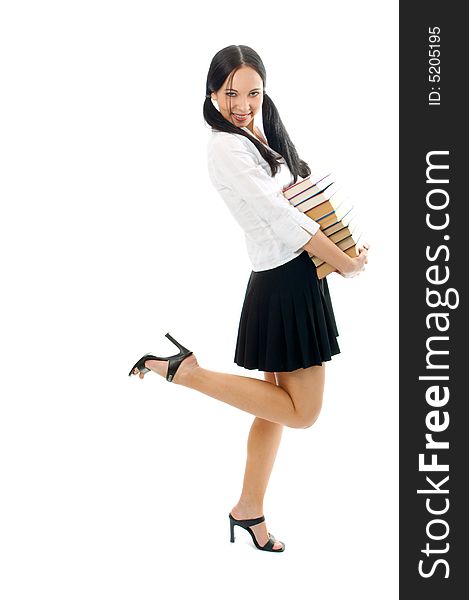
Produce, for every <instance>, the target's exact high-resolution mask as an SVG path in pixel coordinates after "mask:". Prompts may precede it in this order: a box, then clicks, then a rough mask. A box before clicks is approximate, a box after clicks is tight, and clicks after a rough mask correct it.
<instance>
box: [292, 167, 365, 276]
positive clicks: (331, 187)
mask: <svg viewBox="0 0 469 600" xmlns="http://www.w3.org/2000/svg"><path fill="white" fill-rule="evenodd" d="M283 195H284V196H285V198H286V199H287V200H288V201H289V202H290V204H291V205H292V206H295V207H296V208H297V209H298V210H300V211H301V212H303V213H304V214H305V215H307V216H308V217H310V218H311V219H313V220H314V221H316V222H317V223H318V224H319V226H320V228H321V231H322V232H323V233H324V235H327V237H329V238H330V240H331V241H332V242H334V244H336V246H337V247H338V248H340V249H341V250H342V251H343V252H345V253H346V254H348V256H352V257H353V256H357V254H358V251H357V243H358V241H359V239H360V238H361V235H362V232H361V231H360V230H359V228H358V223H357V211H356V209H355V206H354V205H353V204H352V203H351V202H350V200H349V199H348V197H346V196H345V195H344V193H343V192H342V190H341V189H340V188H338V186H337V184H336V183H335V181H334V178H333V176H332V173H328V174H327V175H325V176H323V177H320V178H312V176H309V177H305V178H303V179H301V180H300V181H297V182H296V183H295V184H293V185H290V186H288V187H286V188H284V189H283ZM308 254H309V253H308ZM309 256H310V258H311V260H312V261H313V263H314V265H315V266H316V272H317V275H318V279H322V278H323V277H326V276H327V275H329V274H330V273H332V272H333V271H336V269H335V267H333V266H332V265H329V264H327V263H326V262H324V261H323V260H322V259H320V258H318V257H317V256H313V255H312V254H309Z"/></svg>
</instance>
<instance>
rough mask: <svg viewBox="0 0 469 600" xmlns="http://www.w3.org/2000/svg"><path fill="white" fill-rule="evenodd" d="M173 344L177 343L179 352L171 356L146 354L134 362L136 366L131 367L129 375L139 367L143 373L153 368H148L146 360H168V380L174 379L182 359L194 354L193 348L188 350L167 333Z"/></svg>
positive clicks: (166, 335)
mask: <svg viewBox="0 0 469 600" xmlns="http://www.w3.org/2000/svg"><path fill="white" fill-rule="evenodd" d="M165 337H167V338H168V339H169V340H171V342H173V344H175V345H176V346H177V347H178V348H179V352H178V353H177V354H172V355H171V356H154V355H153V354H145V355H143V356H142V358H139V359H138V361H137V362H136V363H135V364H134V366H133V367H132V368H131V369H130V372H129V376H130V375H132V373H133V370H134V369H135V368H137V369H138V370H139V371H140V372H141V373H148V371H150V370H151V369H148V368H147V367H146V366H145V361H146V360H167V361H169V362H168V371H167V373H166V379H167V381H172V380H173V379H174V376H175V375H176V371H177V370H178V368H179V365H180V364H181V363H182V361H183V360H184V359H185V358H187V357H188V356H190V355H191V354H192V351H191V350H188V349H187V348H186V347H184V346H183V345H182V344H180V343H179V342H178V341H177V340H175V339H174V338H173V336H172V335H170V334H169V333H166V334H165Z"/></svg>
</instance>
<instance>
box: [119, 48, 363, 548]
mask: <svg viewBox="0 0 469 600" xmlns="http://www.w3.org/2000/svg"><path fill="white" fill-rule="evenodd" d="M265 84H266V73H265V68H264V65H263V63H262V60H261V59H260V57H259V55H258V54H257V53H256V52H255V51H254V50H253V49H252V48H249V47H248V46H236V45H233V46H228V47H226V48H223V49H222V50H220V51H219V52H217V54H215V56H214V57H213V59H212V62H211V65H210V68H209V71H208V76H207V86H206V98H205V103H204V108H203V112H204V118H205V121H206V122H207V123H208V125H210V126H211V133H210V139H209V142H208V147H207V151H208V155H207V156H208V169H209V175H210V179H211V181H212V183H213V185H214V187H215V188H216V189H217V191H218V192H219V194H220V195H221V197H222V198H223V200H224V201H225V203H226V205H227V207H228V209H229V210H230V212H231V213H232V215H233V216H234V218H235V219H236V221H237V222H238V224H239V225H240V226H241V228H242V229H243V231H244V234H245V239H246V245H247V251H248V255H249V258H250V260H251V263H252V267H253V270H252V272H251V275H250V277H249V281H248V284H247V289H246V294H245V299H244V303H243V307H242V311H241V317H240V321H239V330H238V337H237V343H236V350H235V356H234V360H235V362H236V364H238V365H239V366H243V367H245V368H246V369H257V370H260V371H263V372H264V379H263V380H262V379H258V378H254V377H246V376H243V375H233V374H226V373H219V372H216V371H210V370H208V369H205V368H203V367H201V366H200V365H199V364H198V361H197V359H196V357H195V356H194V354H193V353H192V352H191V351H190V350H188V349H187V348H185V347H184V346H182V345H181V344H180V343H179V342H177V341H176V340H175V339H174V338H173V337H171V336H170V334H169V333H167V334H166V337H168V338H169V339H170V340H171V341H172V342H173V343H174V344H176V345H177V346H178V348H179V352H178V354H174V355H172V356H169V357H158V356H153V355H149V354H146V355H145V356H143V357H142V358H141V359H140V360H139V361H138V362H137V363H136V364H135V366H134V367H132V369H131V371H130V373H129V375H131V374H139V377H140V378H142V379H143V377H144V375H145V373H146V372H148V371H150V370H151V371H154V372H155V373H157V374H158V375H161V376H163V377H166V379H167V380H168V381H172V382H174V383H177V384H180V385H183V386H186V387H189V388H192V389H194V390H198V391H199V392H202V393H204V394H207V395H208V396H211V397H212V398H215V399H217V400H221V401H222V402H226V403H227V404H231V405H232V406H235V407H236V408H239V409H241V410H244V411H246V412H249V413H251V414H252V415H255V419H254V422H253V424H252V427H251V430H250V433H249V438H248V443H247V462H246V470H245V475H244V482H243V488H242V491H241V495H240V498H239V500H238V502H237V503H236V504H235V505H234V506H233V508H232V509H231V512H230V514H229V519H230V534H231V537H230V539H231V541H232V542H233V541H234V526H235V525H238V526H240V527H243V528H244V529H246V530H247V531H248V532H249V533H250V535H251V537H252V540H253V542H254V544H255V546H256V547H257V548H259V549H260V550H268V551H271V552H282V551H283V550H284V549H285V544H284V543H283V542H280V541H278V540H276V539H275V537H274V536H273V535H272V534H271V533H270V532H269V531H268V529H267V526H266V522H265V519H264V514H263V512H264V511H263V501H264V495H265V492H266V489H267V484H268V481H269V478H270V474H271V472H272V468H273V465H274V461H275V457H276V455H277V450H278V447H279V444H280V439H281V436H282V430H283V426H284V425H286V426H288V427H296V428H305V427H310V426H311V425H312V424H313V423H314V422H315V421H316V419H317V418H318V415H319V412H320V410H321V405H322V397H323V389H324V376H325V363H326V361H329V360H331V357H332V356H333V355H334V354H338V353H339V352H340V349H339V346H338V343H337V339H336V338H337V336H338V331H337V327H336V323H335V318H334V312H333V308H332V303H331V298H330V294H329V290H328V286H327V280H326V278H324V279H321V280H319V279H318V277H317V274H316V267H315V266H314V263H313V262H312V260H311V258H310V256H309V254H308V253H311V254H314V255H316V256H318V257H319V258H321V259H323V260H325V261H326V262H328V263H329V264H331V265H332V266H334V267H335V268H336V269H337V272H338V273H340V274H341V275H343V276H344V277H353V276H355V275H358V274H359V273H360V272H361V271H363V270H364V266H365V263H366V262H367V251H368V246H367V245H366V244H365V245H364V247H363V248H360V249H359V255H358V256H357V257H355V258H351V257H349V256H348V255H347V254H345V253H344V252H342V251H341V250H340V249H338V248H337V246H336V245H335V244H334V243H332V242H331V241H330V240H329V239H328V238H327V237H326V236H325V235H324V234H323V233H322V231H321V230H320V226H319V224H318V223H316V222H315V221H313V220H312V219H310V218H309V217H307V216H306V215H304V214H303V213H301V211H299V210H298V209H297V208H295V207H293V206H292V205H291V204H290V203H289V202H288V201H287V200H286V199H285V198H284V197H283V195H282V193H281V192H282V190H283V189H284V188H285V187H287V186H288V185H290V184H292V183H294V182H295V181H296V180H297V179H298V177H306V176H308V175H310V173H311V171H310V169H309V167H308V165H307V164H306V163H305V162H304V161H303V160H301V159H300V158H299V156H298V153H297V151H296V149H295V146H294V144H293V143H292V141H291V139H290V137H289V135H288V133H287V131H286V129H285V127H284V125H283V123H282V121H281V119H280V116H279V114H278V112H277V109H276V107H275V105H274V103H273V101H272V100H271V98H270V96H269V95H268V94H267V92H266V85H265ZM215 103H216V104H217V106H215ZM260 114H262V123H263V129H264V133H263V132H262V131H261V130H260V129H259V128H258V127H256V125H255V118H256V115H260Z"/></svg>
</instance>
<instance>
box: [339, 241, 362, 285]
mask: <svg viewBox="0 0 469 600" xmlns="http://www.w3.org/2000/svg"><path fill="white" fill-rule="evenodd" d="M369 249H370V245H369V244H367V243H364V244H363V247H361V248H359V249H358V256H355V257H354V258H351V260H350V261H349V263H348V266H347V268H346V269H345V270H342V271H339V270H337V273H339V275H342V277H356V276H357V275H360V273H361V272H362V271H364V270H365V265H366V263H367V262H368V250H369Z"/></svg>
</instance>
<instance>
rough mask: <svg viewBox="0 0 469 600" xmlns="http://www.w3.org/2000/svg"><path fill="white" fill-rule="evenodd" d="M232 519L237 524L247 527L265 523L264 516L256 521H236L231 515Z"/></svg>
mask: <svg viewBox="0 0 469 600" xmlns="http://www.w3.org/2000/svg"><path fill="white" fill-rule="evenodd" d="M230 519H232V520H233V521H234V522H235V523H239V524H240V525H245V526H246V527H251V526H252V525H258V524H259V523H262V522H263V521H265V517H264V515H262V516H261V517H256V518H255V519H235V518H234V517H233V515H232V514H231V513H230Z"/></svg>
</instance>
